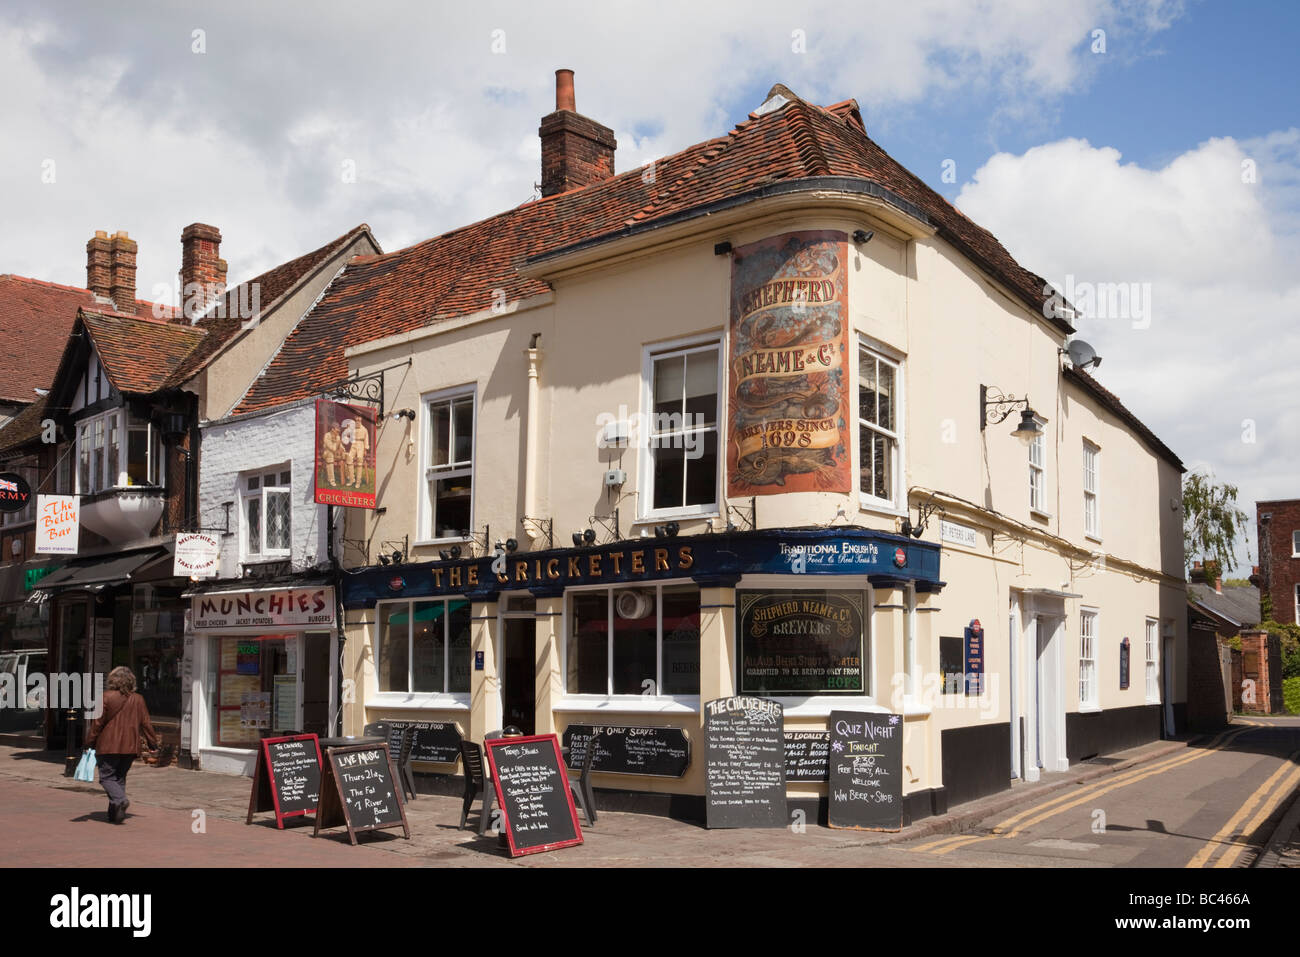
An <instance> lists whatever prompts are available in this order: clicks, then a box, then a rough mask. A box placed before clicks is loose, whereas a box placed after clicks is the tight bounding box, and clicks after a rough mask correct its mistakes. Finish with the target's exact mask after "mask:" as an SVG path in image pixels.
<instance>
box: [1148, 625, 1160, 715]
mask: <svg viewBox="0 0 1300 957" xmlns="http://www.w3.org/2000/svg"><path fill="white" fill-rule="evenodd" d="M1146 699H1147V704H1159V703H1160V622H1159V621H1158V620H1157V619H1155V618H1148V619H1147V620H1146Z"/></svg>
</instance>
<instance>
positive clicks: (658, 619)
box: [564, 584, 700, 696]
mask: <svg viewBox="0 0 1300 957" xmlns="http://www.w3.org/2000/svg"><path fill="white" fill-rule="evenodd" d="M567 605H568V607H567V622H568V634H567V638H566V641H565V655H564V669H565V671H564V673H565V690H566V691H567V692H568V693H569V694H584V695H605V696H608V695H698V694H699V693H700V589H699V588H698V587H697V586H696V585H693V584H680V585H674V584H665V585H646V586H639V587H635V588H631V587H627V586H616V587H614V588H597V589H578V590H572V591H570V592H569V596H568V602H567Z"/></svg>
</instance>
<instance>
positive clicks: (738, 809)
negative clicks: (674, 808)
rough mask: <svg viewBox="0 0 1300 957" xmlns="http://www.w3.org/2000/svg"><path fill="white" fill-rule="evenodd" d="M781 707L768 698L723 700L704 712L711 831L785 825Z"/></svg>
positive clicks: (712, 703)
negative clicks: (724, 828)
mask: <svg viewBox="0 0 1300 957" xmlns="http://www.w3.org/2000/svg"><path fill="white" fill-rule="evenodd" d="M781 720H782V707H781V704H780V703H779V702H777V701H770V700H768V699H766V698H752V697H746V696H738V697H731V698H718V699H717V700H714V701H710V702H709V703H708V704H706V705H705V708H704V763H705V816H706V823H707V825H708V826H709V827H711V828H712V827H784V826H785V825H786V823H787V817H786V803H785V740H784V736H783V735H782V733H781Z"/></svg>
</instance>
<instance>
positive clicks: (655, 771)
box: [564, 724, 691, 778]
mask: <svg viewBox="0 0 1300 957" xmlns="http://www.w3.org/2000/svg"><path fill="white" fill-rule="evenodd" d="M593 735H595V736H596V756H595V758H593V759H592V763H591V770H593V771H600V772H601V773H603V774H644V775H648V776H650V777H663V778H680V777H681V776H682V775H683V774H685V773H686V769H687V768H689V767H690V766H691V742H690V741H689V740H687V737H686V733H685V732H684V731H682V729H681V728H631V727H625V726H615V725H590V724H571V725H569V726H568V727H567V728H565V729H564V750H565V751H566V752H567V753H568V755H569V766H570V767H573V768H579V769H580V768H581V767H582V766H583V762H584V761H586V759H587V748H589V747H590V746H591V739H592V736H593Z"/></svg>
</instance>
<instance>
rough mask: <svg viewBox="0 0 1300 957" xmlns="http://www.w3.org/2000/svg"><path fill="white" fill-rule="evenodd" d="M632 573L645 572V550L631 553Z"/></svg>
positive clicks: (639, 573) (640, 573) (641, 573)
mask: <svg viewBox="0 0 1300 957" xmlns="http://www.w3.org/2000/svg"><path fill="white" fill-rule="evenodd" d="M632 574H634V575H643V574H645V552H633V553H632Z"/></svg>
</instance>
